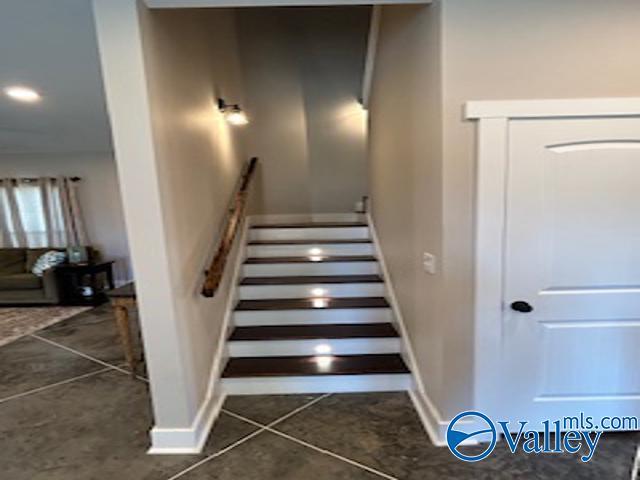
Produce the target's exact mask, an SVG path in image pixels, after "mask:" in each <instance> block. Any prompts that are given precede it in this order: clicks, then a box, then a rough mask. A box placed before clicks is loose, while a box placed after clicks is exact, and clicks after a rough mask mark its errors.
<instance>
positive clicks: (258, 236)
mask: <svg viewBox="0 0 640 480" xmlns="http://www.w3.org/2000/svg"><path fill="white" fill-rule="evenodd" d="M249 236H250V239H251V240H342V239H345V240H346V239H351V238H369V228H368V227H349V228H346V227H342V228H330V227H326V228H254V229H251V232H250V233H249Z"/></svg>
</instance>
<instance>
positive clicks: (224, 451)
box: [168, 428, 266, 480]
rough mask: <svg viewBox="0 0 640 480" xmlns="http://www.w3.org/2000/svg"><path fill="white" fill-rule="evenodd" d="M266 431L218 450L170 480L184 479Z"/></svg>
mask: <svg viewBox="0 0 640 480" xmlns="http://www.w3.org/2000/svg"><path fill="white" fill-rule="evenodd" d="M264 431H266V428H261V429H259V430H256V431H255V432H251V433H250V434H248V435H245V436H244V437H242V438H241V439H240V440H236V441H235V442H234V443H232V444H231V445H228V446H226V447H225V448H223V449H222V450H218V451H217V452H215V453H213V454H211V455H209V456H208V457H206V458H203V459H202V460H200V461H198V462H196V463H194V464H193V465H190V466H189V467H187V468H185V469H184V470H182V471H180V472H178V473H176V474H175V475H174V476H172V477H170V478H169V479H168V480H175V479H177V478H180V477H182V476H183V475H185V474H187V473H189V472H191V471H193V470H195V469H196V468H198V467H200V466H202V465H204V464H205V463H207V462H209V461H211V460H213V459H215V458H218V457H220V456H222V455H224V454H225V453H227V452H229V451H230V450H233V449H234V448H236V447H239V446H240V445H242V444H243V443H245V442H246V441H248V440H251V439H252V438H253V437H256V436H258V435H260V434H261V433H262V432H264Z"/></svg>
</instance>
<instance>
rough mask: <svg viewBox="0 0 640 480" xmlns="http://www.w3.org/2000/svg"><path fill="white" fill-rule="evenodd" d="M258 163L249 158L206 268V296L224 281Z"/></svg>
mask: <svg viewBox="0 0 640 480" xmlns="http://www.w3.org/2000/svg"><path fill="white" fill-rule="evenodd" d="M257 163H258V159H257V158H255V157H254V158H252V159H251V160H249V162H248V163H247V166H246V167H245V170H244V173H243V174H242V177H241V179H240V188H239V189H238V191H237V192H236V194H235V197H234V199H233V202H232V206H231V208H230V209H229V215H228V218H227V221H226V223H225V226H224V230H223V234H222V238H221V240H220V244H219V246H218V250H217V252H216V254H215V256H214V257H213V260H212V261H211V266H210V267H209V268H208V269H207V270H206V279H205V281H204V285H203V286H202V295H204V296H205V297H213V296H214V295H215V294H216V290H218V287H219V286H220V282H221V281H222V276H223V275H224V269H225V266H226V264H227V258H228V257H229V253H230V252H231V248H232V247H233V243H234V241H235V239H236V235H237V234H238V229H239V227H240V225H241V224H242V220H243V219H244V212H245V209H246V206H247V197H248V194H249V185H250V184H251V179H252V178H253V174H254V171H255V169H256V165H257Z"/></svg>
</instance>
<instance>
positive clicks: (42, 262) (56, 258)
mask: <svg viewBox="0 0 640 480" xmlns="http://www.w3.org/2000/svg"><path fill="white" fill-rule="evenodd" d="M66 260H67V254H66V253H64V252H56V251H55V250H51V251H50V252H46V253H43V254H42V255H40V258H38V260H36V263H35V265H34V266H33V269H32V270H31V272H32V273H33V274H34V275H37V276H38V277H41V276H42V275H43V274H44V271H45V270H48V269H50V268H52V267H55V266H56V265H60V264H62V263H64V262H65V261H66Z"/></svg>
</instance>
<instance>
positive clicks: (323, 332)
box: [222, 215, 411, 395]
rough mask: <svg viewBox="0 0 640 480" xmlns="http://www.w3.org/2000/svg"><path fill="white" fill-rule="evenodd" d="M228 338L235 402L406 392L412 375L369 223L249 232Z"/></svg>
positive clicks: (275, 226) (333, 221) (228, 383)
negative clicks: (281, 396) (257, 396)
mask: <svg viewBox="0 0 640 480" xmlns="http://www.w3.org/2000/svg"><path fill="white" fill-rule="evenodd" d="M246 257H247V258H246V259H245V262H244V265H243V269H242V278H241V279H240V281H239V287H238V294H237V296H238V297H239V298H238V302H237V305H236V307H235V311H234V314H233V323H234V326H233V327H234V328H233V331H232V333H231V335H230V337H229V338H228V341H227V348H228V354H229V361H228V363H227V365H226V367H225V369H224V371H223V374H222V379H223V380H222V381H223V384H224V387H225V390H226V392H227V393H229V394H234V395H250V394H269V393H272V394H276V393H322V392H363V391H396V390H406V389H408V388H409V384H410V380H411V378H410V373H409V370H408V369H407V367H406V365H405V363H404V361H403V360H402V357H401V356H400V351H401V339H400V337H399V335H398V332H397V331H396V328H395V326H394V318H393V315H392V311H391V308H390V306H389V304H388V302H387V300H386V288H385V282H384V279H383V278H382V276H381V272H380V266H379V264H378V261H377V259H376V258H375V250H374V245H373V243H372V240H371V236H370V231H369V227H368V225H367V224H366V222H363V221H362V219H361V218H359V217H358V216H355V215H337V216H332V217H326V216H325V217H323V218H322V221H316V222H307V223H298V222H292V223H271V224H258V225H253V226H252V227H250V229H249V234H248V244H247V246H246Z"/></svg>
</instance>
